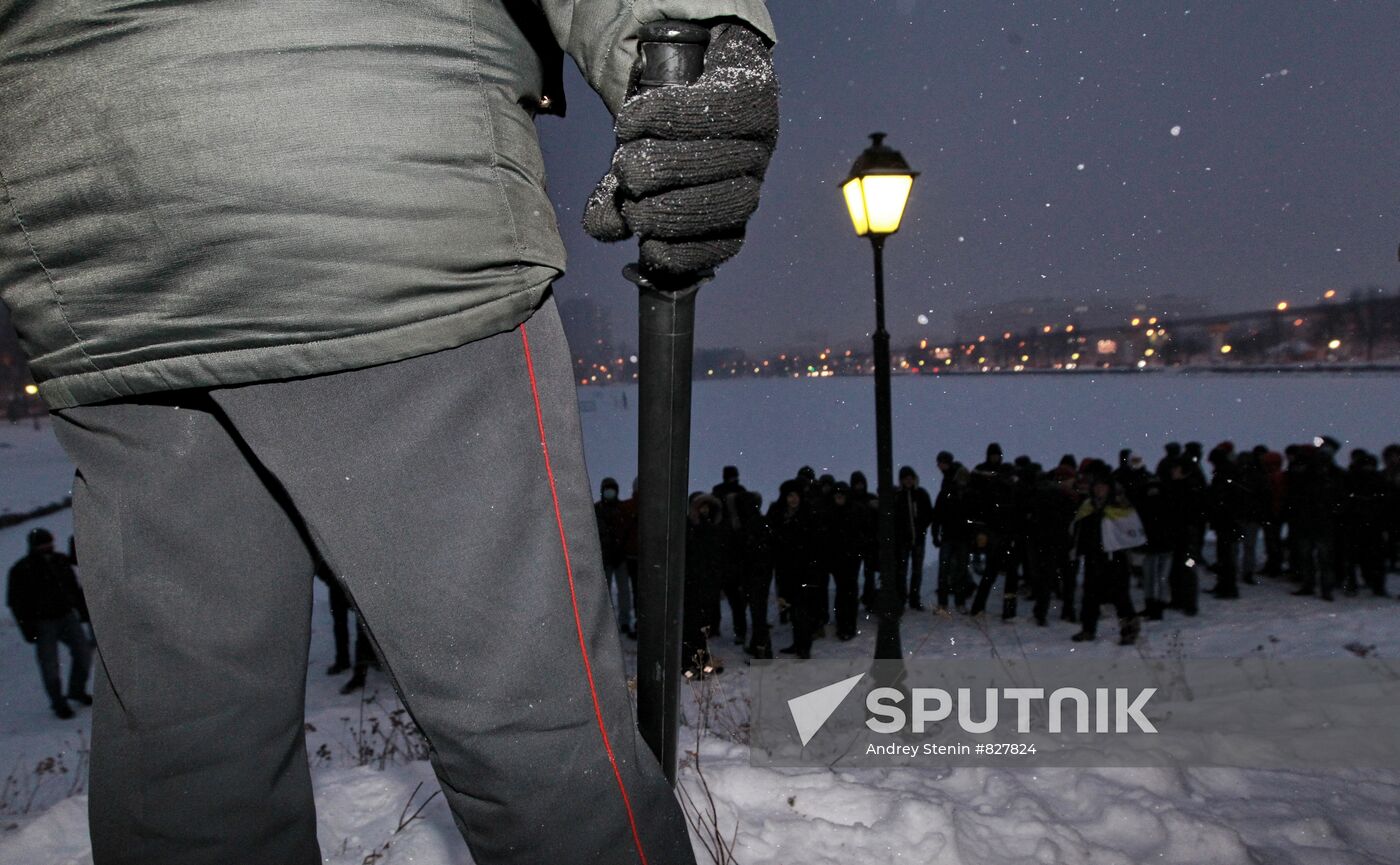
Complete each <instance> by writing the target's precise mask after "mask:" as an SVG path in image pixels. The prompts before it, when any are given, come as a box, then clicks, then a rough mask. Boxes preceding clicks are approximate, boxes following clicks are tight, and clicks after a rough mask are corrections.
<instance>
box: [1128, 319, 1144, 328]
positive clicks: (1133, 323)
mask: <svg viewBox="0 0 1400 865" xmlns="http://www.w3.org/2000/svg"><path fill="white" fill-rule="evenodd" d="M1130 324H1132V326H1133V327H1137V326H1138V325H1140V324H1142V319H1140V318H1135V319H1133V320H1132V321H1131V322H1130Z"/></svg>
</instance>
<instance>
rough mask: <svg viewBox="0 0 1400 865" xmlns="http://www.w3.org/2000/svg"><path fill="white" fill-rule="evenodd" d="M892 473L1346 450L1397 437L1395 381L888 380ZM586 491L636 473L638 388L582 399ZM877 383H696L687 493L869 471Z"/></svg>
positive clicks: (1399, 380)
mask: <svg viewBox="0 0 1400 865" xmlns="http://www.w3.org/2000/svg"><path fill="white" fill-rule="evenodd" d="M893 395H894V453H895V464H896V466H898V465H900V464H903V463H909V464H911V465H913V466H914V467H915V468H916V469H918V470H919V472H920V473H921V474H922V475H923V477H924V479H925V480H926V481H927V480H928V478H929V477H930V476H931V475H932V473H933V471H934V466H933V462H934V455H935V454H937V453H938V451H940V450H944V449H946V450H950V451H952V452H953V453H954V454H955V455H956V456H957V458H958V459H959V460H962V461H963V462H965V463H967V464H969V465H971V464H973V463H976V462H980V461H981V459H982V455H983V453H984V451H985V448H986V446H987V443H988V442H991V441H997V442H1000V443H1001V445H1002V447H1003V448H1005V450H1006V454H1007V458H1008V459H1010V458H1012V457H1014V456H1016V455H1018V454H1023V453H1024V454H1029V455H1030V456H1031V457H1032V458H1034V459H1036V460H1038V461H1040V462H1042V463H1046V464H1047V465H1053V464H1054V463H1055V462H1056V461H1058V460H1059V458H1060V455H1061V454H1064V453H1072V454H1074V455H1075V456H1076V457H1079V458H1083V457H1084V456H1099V457H1102V458H1104V459H1109V460H1113V459H1115V458H1116V456H1117V453H1118V450H1119V449H1120V448H1124V447H1130V448H1133V449H1134V450H1137V451H1139V452H1141V453H1142V454H1143V456H1144V457H1146V459H1147V462H1148V465H1149V466H1153V465H1155V464H1156V462H1157V458H1158V456H1160V455H1161V452H1162V445H1163V444H1165V443H1166V442H1168V441H1181V442H1186V441H1192V440H1197V441H1200V442H1202V443H1203V444H1204V445H1205V447H1206V449H1207V450H1209V449H1210V448H1211V447H1213V446H1214V445H1215V444H1217V443H1218V442H1220V441H1223V440H1225V439H1229V440H1231V441H1233V442H1234V443H1235V445H1236V447H1237V448H1242V447H1252V446H1253V445H1255V444H1259V443H1264V444H1268V445H1269V446H1271V447H1273V448H1276V449H1281V448H1282V447H1283V446H1284V445H1286V444H1289V443H1291V442H1301V441H1308V440H1311V439H1312V438H1313V436H1317V435H1324V434H1325V435H1331V436H1333V437H1335V438H1337V439H1338V440H1339V441H1341V442H1342V444H1343V446H1344V447H1345V448H1347V449H1350V448H1352V447H1364V448H1367V449H1370V450H1373V451H1379V450H1380V448H1382V447H1383V446H1384V445H1385V444H1387V443H1389V442H1394V441H1400V374H1394V373H1369V372H1368V373H1361V372H1356V373H1286V374H1280V373H1273V374H1266V373H1254V374H1245V373H1207V372H1194V373H1184V372H1176V371H1167V372H1154V373H1146V374H1133V373H1128V374H1123V373H1116V374H1108V375H1090V374H1058V375H1024V374H1022V375H959V376H946V377H934V376H926V377H914V376H900V377H897V378H895V380H894V385H893ZM579 402H580V405H581V407H582V408H583V425H584V436H585V439H586V446H587V450H588V466H589V473H590V474H591V475H592V477H593V481H594V484H595V486H596V484H597V482H598V481H600V480H601V479H602V478H603V477H604V476H607V475H612V476H613V477H616V478H618V479H619V480H621V481H622V483H623V489H624V494H625V490H626V486H627V482H628V480H630V479H631V478H632V477H633V476H634V475H635V469H634V466H635V465H636V446H637V444H636V441H637V439H636V426H637V414H636V409H637V389H636V387H635V386H628V385H617V386H608V387H587V388H582V389H580V391H579ZM874 402H875V399H874V382H873V380H872V379H869V378H831V379H801V380H782V379H746V380H738V381H714V382H709V381H705V382H697V383H696V385H695V420H694V433H693V441H692V447H691V451H692V459H691V478H692V483H691V487H692V488H693V489H701V488H704V489H708V488H709V487H710V486H711V485H713V484H715V483H718V481H719V477H720V470H721V469H722V468H723V467H724V466H725V465H727V464H734V465H737V466H739V468H740V471H741V473H742V477H743V479H744V482H745V484H746V485H747V486H749V487H750V488H751V489H757V490H760V491H762V492H764V493H765V495H767V496H770V497H771V495H772V491H774V490H776V489H777V487H778V484H779V483H781V482H782V481H783V480H784V479H786V478H789V477H792V476H793V475H794V474H795V473H796V471H797V469H798V467H799V466H802V465H804V464H807V465H811V466H812V467H813V468H815V469H816V470H817V472H818V473H819V474H820V473H823V472H828V471H829V472H831V473H832V474H835V475H836V476H837V477H839V478H845V477H847V476H849V474H850V472H851V471H852V470H853V469H862V470H864V471H865V472H866V474H867V475H868V476H870V477H871V479H872V481H873V478H874V472H875V429H874V417H875V408H874Z"/></svg>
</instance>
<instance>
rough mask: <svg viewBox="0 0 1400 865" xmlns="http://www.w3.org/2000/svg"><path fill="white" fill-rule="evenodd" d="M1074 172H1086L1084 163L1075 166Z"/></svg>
mask: <svg viewBox="0 0 1400 865" xmlns="http://www.w3.org/2000/svg"><path fill="white" fill-rule="evenodd" d="M1074 170H1075V171H1083V170H1084V163H1082V162H1081V163H1079V164H1078V165H1076V166H1074Z"/></svg>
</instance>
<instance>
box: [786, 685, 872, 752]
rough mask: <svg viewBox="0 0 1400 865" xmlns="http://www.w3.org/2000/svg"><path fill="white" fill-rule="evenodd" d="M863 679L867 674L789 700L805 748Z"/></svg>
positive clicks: (789, 708)
mask: <svg viewBox="0 0 1400 865" xmlns="http://www.w3.org/2000/svg"><path fill="white" fill-rule="evenodd" d="M863 678H865V674H864V673H861V674H859V675H856V676H852V677H851V678H849V679H842V680H841V681H839V682H837V683H836V684H834V685H827V686H826V687H825V688H818V689H817V690H815V691H808V692H807V693H805V694H803V695H802V696H800V697H793V698H792V699H791V700H788V711H790V712H792V720H793V723H795V724H797V735H798V736H800V737H801V738H802V746H803V747H804V748H805V747H806V746H807V743H808V742H810V741H812V737H813V736H815V735H817V731H818V730H820V729H821V728H822V725H823V724H825V723H826V721H827V719H828V718H830V717H831V716H832V713H834V712H835V711H836V710H837V709H838V708H839V707H840V706H841V703H842V701H844V700H845V699H846V697H847V695H849V694H850V693H851V691H852V690H853V689H854V688H855V686H856V685H857V684H858V683H859V682H860V680H861V679H863Z"/></svg>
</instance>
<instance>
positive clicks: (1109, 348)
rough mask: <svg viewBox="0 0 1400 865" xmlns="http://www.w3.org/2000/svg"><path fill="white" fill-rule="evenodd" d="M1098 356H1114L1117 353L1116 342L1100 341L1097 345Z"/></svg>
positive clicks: (1110, 340) (1112, 340) (1111, 340)
mask: <svg viewBox="0 0 1400 865" xmlns="http://www.w3.org/2000/svg"><path fill="white" fill-rule="evenodd" d="M1098 351H1099V354H1116V353H1117V352H1118V340H1116V339H1101V340H1099V343H1098Z"/></svg>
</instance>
